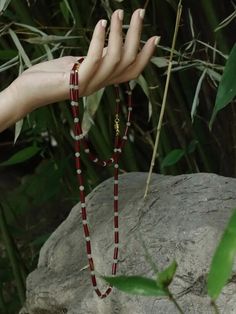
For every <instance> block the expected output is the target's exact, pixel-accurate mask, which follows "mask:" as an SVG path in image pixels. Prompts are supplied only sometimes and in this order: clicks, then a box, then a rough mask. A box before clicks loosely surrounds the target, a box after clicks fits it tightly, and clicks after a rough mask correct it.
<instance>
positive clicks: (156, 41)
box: [154, 36, 161, 46]
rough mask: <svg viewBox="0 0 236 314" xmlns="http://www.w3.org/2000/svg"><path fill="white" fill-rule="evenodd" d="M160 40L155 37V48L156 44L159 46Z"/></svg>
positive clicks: (158, 37)
mask: <svg viewBox="0 0 236 314" xmlns="http://www.w3.org/2000/svg"><path fill="white" fill-rule="evenodd" d="M160 39H161V37H160V36H157V37H156V38H155V40H154V44H155V46H158V44H159V42H160Z"/></svg>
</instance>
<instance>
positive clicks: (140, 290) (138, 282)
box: [102, 276, 168, 297]
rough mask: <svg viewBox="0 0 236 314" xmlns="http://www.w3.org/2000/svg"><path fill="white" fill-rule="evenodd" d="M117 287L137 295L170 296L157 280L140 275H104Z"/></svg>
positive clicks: (106, 279) (105, 278)
mask: <svg viewBox="0 0 236 314" xmlns="http://www.w3.org/2000/svg"><path fill="white" fill-rule="evenodd" d="M102 278H103V279H104V280H105V281H107V282H108V283H109V284H110V285H112V286H114V287H116V288H117V289H119V290H121V291H123V292H126V293H130V294H136V295H144V296H160V297H161V296H168V293H167V292H166V291H165V290H164V289H163V288H162V287H159V286H158V284H157V283H156V281H155V280H153V279H150V278H145V277H140V276H117V277H102Z"/></svg>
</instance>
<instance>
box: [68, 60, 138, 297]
mask: <svg viewBox="0 0 236 314" xmlns="http://www.w3.org/2000/svg"><path fill="white" fill-rule="evenodd" d="M82 62H83V58H80V59H79V60H78V62H77V63H75V64H74V66H73V68H72V70H71V73H70V100H71V111H72V116H73V120H74V137H75V164H76V173H77V179H78V184H79V192H80V193H79V194H80V204H81V218H82V224H83V231H84V237H85V243H86V253H87V258H88V265H89V270H90V276H91V281H92V285H93V288H94V290H95V292H96V294H97V295H98V296H99V297H100V298H101V299H103V298H105V297H106V296H108V295H109V294H110V292H111V291H112V287H111V286H109V287H108V288H107V289H106V290H105V292H104V293H102V292H101V291H100V289H99V288H98V286H97V278H96V274H95V265H94V260H93V257H92V246H91V239H90V230H89V226H88V221H87V210H86V203H85V197H86V195H85V191H84V189H85V188H84V178H83V173H82V169H81V144H82V145H83V148H84V152H85V153H86V154H88V157H89V159H90V160H91V161H92V162H94V163H95V164H97V165H99V166H101V167H106V166H109V165H111V164H114V201H113V207H114V218H113V226H114V251H113V262H112V275H113V276H115V275H116V272H117V263H118V255H119V218H118V209H119V207H118V192H119V188H118V183H119V182H118V175H119V158H120V156H121V153H122V150H123V147H124V145H125V143H126V141H127V135H128V130H129V127H130V118H131V112H132V98H131V96H132V95H131V89H130V87H129V85H128V84H127V94H128V106H127V110H128V113H127V122H126V126H125V130H124V134H123V137H122V138H121V137H120V128H119V127H120V125H119V107H120V102H121V99H120V93H119V87H118V85H115V97H116V109H115V120H114V129H115V141H114V151H113V154H112V156H111V157H110V158H108V159H106V160H100V159H99V158H98V157H97V156H95V155H94V154H92V153H91V151H90V149H89V145H88V142H87V141H86V139H85V137H84V135H83V132H82V127H81V123H80V118H79V97H80V94H79V74H78V68H79V66H80V64H81V63H82Z"/></svg>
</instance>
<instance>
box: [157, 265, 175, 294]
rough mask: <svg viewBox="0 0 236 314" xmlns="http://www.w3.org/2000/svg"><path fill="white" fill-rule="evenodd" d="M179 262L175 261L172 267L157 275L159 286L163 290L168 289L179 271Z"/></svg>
mask: <svg viewBox="0 0 236 314" xmlns="http://www.w3.org/2000/svg"><path fill="white" fill-rule="evenodd" d="M177 266H178V264H177V262H176V261H173V262H172V263H171V264H170V266H168V267H167V268H166V269H164V270H163V271H162V272H161V273H158V274H157V284H158V286H160V287H162V288H167V287H168V286H169V285H170V283H171V282H172V280H173V278H174V275H175V272H176V269H177Z"/></svg>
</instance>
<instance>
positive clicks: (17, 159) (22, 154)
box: [0, 145, 41, 166]
mask: <svg viewBox="0 0 236 314" xmlns="http://www.w3.org/2000/svg"><path fill="white" fill-rule="evenodd" d="M40 150H41V148H39V147H37V146H35V145H34V146H30V147H27V148H24V149H22V150H20V151H19V152H17V153H16V154H15V155H13V156H12V157H11V158H9V159H8V160H6V161H4V162H2V163H0V166H12V165H16V164H19V163H21V162H24V161H26V160H28V159H30V158H32V157H33V156H35V155H36V154H37V153H38V152H39V151H40Z"/></svg>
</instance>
